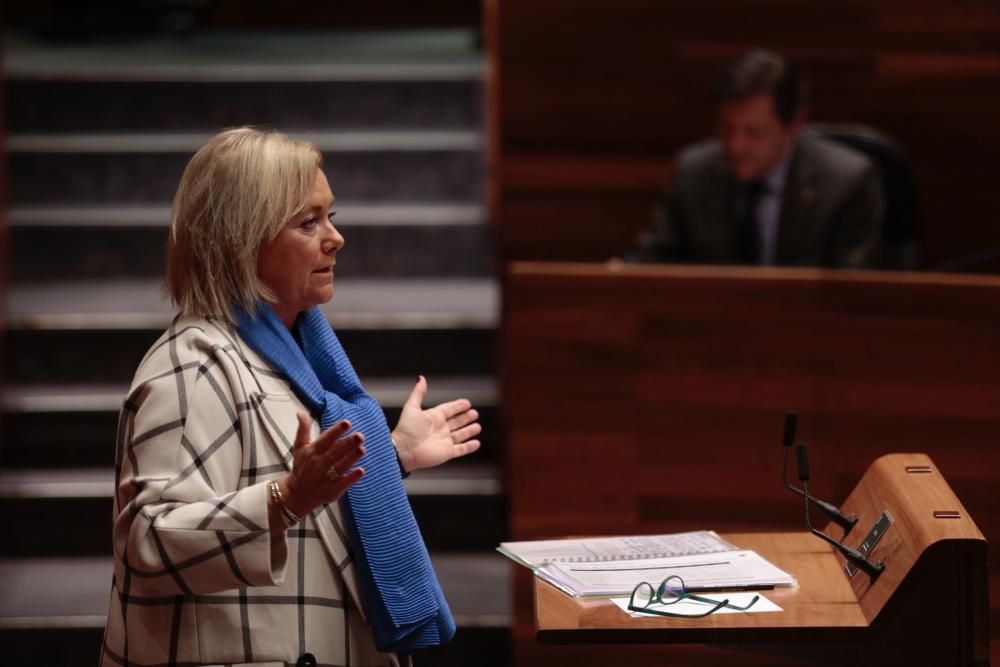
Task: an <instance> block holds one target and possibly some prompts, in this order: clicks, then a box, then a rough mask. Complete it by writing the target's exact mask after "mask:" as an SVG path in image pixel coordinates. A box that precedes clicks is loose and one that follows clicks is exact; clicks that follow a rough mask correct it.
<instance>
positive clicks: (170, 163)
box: [6, 122, 484, 205]
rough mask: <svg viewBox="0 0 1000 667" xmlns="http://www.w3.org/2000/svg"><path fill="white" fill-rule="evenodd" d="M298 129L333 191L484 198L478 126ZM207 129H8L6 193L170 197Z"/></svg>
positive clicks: (400, 198)
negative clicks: (319, 156) (320, 158)
mask: <svg viewBox="0 0 1000 667" xmlns="http://www.w3.org/2000/svg"><path fill="white" fill-rule="evenodd" d="M269 124H273V123H270V122H269ZM295 135H296V136H297V137H300V138H303V139H309V140H312V141H314V142H315V143H316V144H317V146H318V147H319V148H320V150H321V151H323V152H324V154H325V165H324V170H325V172H326V175H327V178H328V179H329V180H330V183H331V187H332V188H333V192H334V194H335V195H340V194H342V195H343V196H345V197H350V198H352V199H355V200H358V201H371V202H380V203H386V202H409V201H420V202H440V201H454V202H478V201H481V200H482V197H483V180H484V165H483V160H482V155H481V152H480V151H481V148H482V136H481V132H480V131H479V130H454V131H445V130H439V131H419V130H417V131H414V130H405V129H400V130H383V131H372V132H361V131H346V130H345V131H327V132H300V133H295ZM210 136H211V133H204V132H201V133H198V132H195V133H160V134H149V133H136V134H117V133H105V134H96V133H88V134H72V135H63V134H40V135H10V136H8V137H7V142H6V143H7V145H6V148H7V152H8V155H7V159H8V171H7V174H8V181H9V182H8V192H9V196H10V203H11V204H12V205H31V204H40V203H45V204H55V203H59V204H65V203H79V202H91V203H116V204H126V203H127V204H143V205H148V204H150V203H157V202H159V203H166V202H169V201H170V200H171V199H172V198H173V195H174V192H175V191H176V189H177V183H178V182H179V180H180V176H181V173H182V172H183V170H184V167H185V165H186V164H187V162H188V160H189V159H190V157H191V155H192V154H193V153H194V151H196V150H197V149H198V148H199V147H200V146H201V145H203V144H204V143H205V141H207V140H208V138H209V137H210ZM53 184H58V187H53Z"/></svg>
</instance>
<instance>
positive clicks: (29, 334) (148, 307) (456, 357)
mask: <svg viewBox="0 0 1000 667" xmlns="http://www.w3.org/2000/svg"><path fill="white" fill-rule="evenodd" d="M323 310H324V313H325V314H326V315H327V317H328V318H329V319H330V321H331V323H332V324H333V326H334V328H335V329H336V331H337V335H338V337H339V338H340V339H341V342H342V344H343V345H344V348H345V349H346V350H347V352H348V354H350V356H351V359H352V362H353V363H354V366H355V368H356V369H357V371H358V373H359V374H360V375H361V377H362V379H364V380H370V379H372V378H373V377H375V376H386V375H390V376H391V375H396V376H399V375H405V376H409V375H413V376H416V375H417V374H424V375H427V376H428V377H433V376H469V375H490V374H492V373H493V369H494V368H495V366H494V361H495V336H496V325H497V321H498V318H499V314H498V311H499V303H498V287H497V284H496V282H495V281H494V280H493V279H491V278H461V279H458V278H451V279H402V280H401V279H366V280H350V279H342V278H339V277H338V278H337V282H336V295H335V297H334V299H333V301H332V302H330V303H328V304H325V305H324V306H323ZM173 316H174V312H173V309H172V307H171V306H170V304H169V303H167V302H166V301H164V299H163V295H162V294H161V291H160V286H159V284H158V283H157V282H156V281H151V280H146V281H143V280H132V281H125V280H98V281H87V280H76V281H65V282H62V283H53V284H15V285H14V286H12V288H11V290H10V292H9V293H8V301H7V314H6V320H7V321H6V328H7V331H6V336H5V337H6V345H5V346H4V351H3V352H4V357H3V363H4V369H5V380H6V382H8V383H10V384H13V385H18V384H38V383H41V384H49V385H51V384H67V383H120V384H126V385H127V384H128V382H129V381H130V380H131V378H132V375H133V373H134V372H135V367H136V365H137V364H138V362H139V360H140V359H141V358H142V356H143V354H145V352H146V350H147V349H148V348H149V346H150V345H152V344H153V342H155V340H156V339H157V338H158V337H159V335H160V334H161V333H162V331H163V330H164V329H166V327H167V326H168V325H169V323H170V321H171V320H172V319H173ZM83 350H85V351H86V353H81V351H83Z"/></svg>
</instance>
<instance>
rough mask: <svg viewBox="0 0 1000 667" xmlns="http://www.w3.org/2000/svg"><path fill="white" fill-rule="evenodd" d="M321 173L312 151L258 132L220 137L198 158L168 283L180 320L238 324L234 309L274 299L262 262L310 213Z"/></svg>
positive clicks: (184, 181)
mask: <svg viewBox="0 0 1000 667" xmlns="http://www.w3.org/2000/svg"><path fill="white" fill-rule="evenodd" d="M321 166H322V157H321V156H320V153H319V150H318V149H317V148H316V147H315V146H314V145H313V144H310V143H308V142H305V141H298V140H296V139H292V138H291V137H289V136H287V135H284V134H281V133H280V132H274V131H269V130H261V129H257V128H253V127H240V128H236V129H231V130H225V131H223V132H220V133H219V134H217V135H215V136H214V137H212V139H211V140H209V142H208V143H207V144H205V145H204V146H202V147H201V149H200V150H199V151H198V152H197V153H195V154H194V157H192V158H191V161H190V162H188V165H187V167H186V168H185V169H184V174H183V175H182V176H181V181H180V184H179V185H178V186H177V194H176V195H174V204H173V211H172V214H171V220H170V241H169V244H168V247H167V276H166V280H165V282H164V291H165V292H167V293H168V294H169V295H170V298H171V300H172V301H173V302H174V304H175V305H176V306H177V308H178V309H179V310H180V312H181V314H182V315H193V316H199V317H213V316H214V317H221V318H223V319H225V320H226V321H228V322H233V321H234V318H233V306H238V307H241V308H243V309H245V310H248V311H250V312H253V311H254V309H255V308H256V305H257V303H258V302H259V301H260V300H262V299H263V300H267V301H273V300H274V297H273V294H272V293H271V291H270V290H269V289H268V288H267V286H265V285H264V283H263V282H261V280H260V278H258V277H257V255H258V253H259V252H260V248H261V246H262V245H263V244H264V243H265V242H267V241H269V240H271V239H273V238H275V237H276V236H277V235H278V232H279V231H281V228H282V227H283V226H284V225H285V223H287V222H288V221H289V220H291V219H292V217H293V216H294V215H295V214H296V213H298V212H299V211H301V210H302V209H303V208H304V207H305V205H306V201H307V199H308V197H309V195H310V194H311V193H312V191H313V188H314V186H315V182H316V170H317V169H319V168H320V167H321Z"/></svg>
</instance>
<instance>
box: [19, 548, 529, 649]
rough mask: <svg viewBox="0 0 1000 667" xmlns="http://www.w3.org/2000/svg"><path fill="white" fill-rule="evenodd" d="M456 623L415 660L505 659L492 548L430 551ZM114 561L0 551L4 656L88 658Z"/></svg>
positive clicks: (100, 626)
mask: <svg viewBox="0 0 1000 667" xmlns="http://www.w3.org/2000/svg"><path fill="white" fill-rule="evenodd" d="M431 559H432V561H433V562H434V567H435V570H436V571H437V574H438V578H439V579H440V581H441V586H442V588H443V589H444V592H445V596H446V597H447V599H448V603H449V605H450V606H451V609H452V613H453V614H454V615H455V621H456V623H457V625H458V633H457V634H456V636H455V639H454V640H452V642H450V643H449V644H447V645H446V646H444V647H441V648H438V649H433V650H431V651H427V652H424V653H421V654H418V655H417V656H416V658H415V660H414V662H415V664H416V665H446V666H448V665H469V664H476V665H487V666H493V665H497V666H499V665H507V664H509V660H510V628H511V626H512V625H513V606H512V602H511V599H510V590H511V580H512V578H513V568H514V567H515V566H514V565H513V564H512V563H510V562H509V561H508V560H507V559H505V558H503V557H501V556H499V555H498V554H496V553H489V552H480V553H475V552H470V553H448V554H442V553H432V554H431ZM112 569H113V566H112V561H111V559H110V557H108V556H92V557H75V558H30V559H0V645H2V646H3V647H4V648H3V652H4V660H3V663H4V664H9V665H28V664H38V663H39V662H40V661H41V662H42V663H44V664H49V665H60V667H76V666H77V665H80V666H81V667H82V666H84V665H86V666H88V667H89V666H90V665H93V664H94V661H95V660H96V659H97V655H98V651H99V649H100V642H101V637H102V636H103V630H104V622H105V616H106V614H107V608H108V596H109V595H110V591H111V573H112Z"/></svg>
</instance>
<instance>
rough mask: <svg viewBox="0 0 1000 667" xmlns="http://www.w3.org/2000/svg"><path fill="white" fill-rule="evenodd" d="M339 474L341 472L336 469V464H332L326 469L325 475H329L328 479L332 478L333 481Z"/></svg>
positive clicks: (338, 477)
mask: <svg viewBox="0 0 1000 667" xmlns="http://www.w3.org/2000/svg"><path fill="white" fill-rule="evenodd" d="M340 475H341V473H340V471H339V470H337V466H336V465H332V466H330V467H329V468H327V469H326V476H327V477H329V478H330V479H332V480H333V481H335V482H336V481H337V480H338V479H340Z"/></svg>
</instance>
